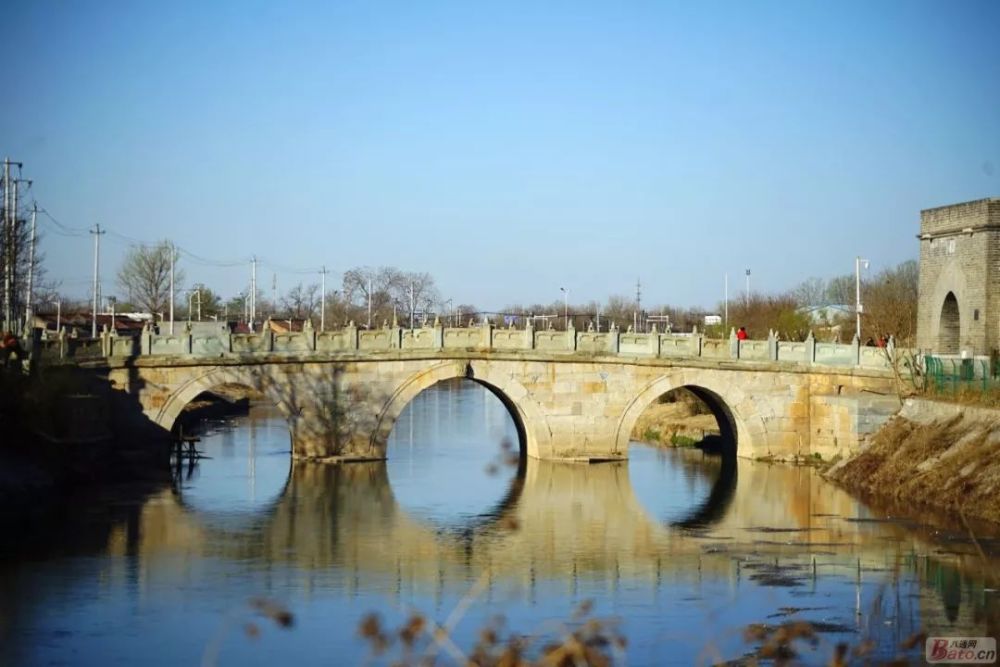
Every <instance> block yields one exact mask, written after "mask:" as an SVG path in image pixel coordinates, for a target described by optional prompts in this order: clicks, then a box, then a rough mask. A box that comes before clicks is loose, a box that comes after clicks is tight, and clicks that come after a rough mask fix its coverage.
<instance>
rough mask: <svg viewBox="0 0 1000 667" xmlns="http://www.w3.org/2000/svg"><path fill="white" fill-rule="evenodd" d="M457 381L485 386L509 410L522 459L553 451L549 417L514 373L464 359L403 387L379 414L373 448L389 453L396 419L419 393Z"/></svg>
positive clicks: (421, 375) (419, 376)
mask: <svg viewBox="0 0 1000 667" xmlns="http://www.w3.org/2000/svg"><path fill="white" fill-rule="evenodd" d="M456 378H464V379H467V380H472V381H473V382H475V383H477V384H479V385H482V386H483V387H485V388H486V389H488V390H489V391H490V393H492V394H493V395H494V396H496V397H497V398H498V399H499V400H500V402H501V403H502V404H503V405H504V407H505V408H507V412H509V413H510V416H511V419H513V420H514V426H515V428H516V429H517V434H518V440H519V442H518V446H519V447H520V451H521V458H522V460H523V458H524V457H525V456H530V457H531V458H541V457H542V456H543V455H544V453H549V452H551V451H552V443H551V438H552V433H551V430H550V429H549V428H548V424H547V421H546V419H545V416H544V415H543V414H542V413H541V412H540V411H539V410H538V409H537V407H536V405H535V403H534V402H533V401H530V400H523V399H525V398H526V397H527V396H528V390H527V389H526V388H525V387H524V386H523V385H522V384H521V383H520V382H518V381H517V380H515V379H514V378H513V377H512V376H511V375H510V374H503V373H502V372H498V371H497V370H495V369H494V368H493V367H492V366H491V365H489V364H484V363H481V362H480V363H477V362H476V361H463V360H452V361H445V362H441V363H439V364H435V365H434V366H431V367H430V368H427V369H426V370H423V371H420V372H419V373H416V374H414V375H412V376H410V377H409V378H408V379H407V380H405V381H404V382H403V383H402V384H400V385H399V386H398V387H397V388H396V390H395V391H394V392H393V393H392V395H391V396H389V398H388V400H387V401H386V403H385V405H384V406H383V407H382V410H381V411H380V413H379V416H378V420H377V426H376V428H375V431H374V432H373V433H372V441H371V443H370V444H371V447H372V449H374V450H377V451H381V452H385V448H386V445H387V443H388V441H389V435H390V434H391V433H392V428H393V426H394V425H395V423H396V420H397V419H399V416H400V415H401V414H402V413H403V410H404V408H406V406H407V405H409V403H410V401H412V400H413V399H414V398H416V397H417V394H419V393H420V392H422V391H423V390H424V389H427V388H429V387H432V386H434V385H436V384H437V383H439V382H444V381H447V380H453V379H456Z"/></svg>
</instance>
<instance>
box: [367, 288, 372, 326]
mask: <svg viewBox="0 0 1000 667" xmlns="http://www.w3.org/2000/svg"><path fill="white" fill-rule="evenodd" d="M368 328H369V329H371V328H372V277H371V276H368Z"/></svg>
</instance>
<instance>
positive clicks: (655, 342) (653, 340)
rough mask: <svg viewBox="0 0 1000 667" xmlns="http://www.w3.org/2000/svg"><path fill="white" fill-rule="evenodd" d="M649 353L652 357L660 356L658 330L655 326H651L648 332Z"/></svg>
mask: <svg viewBox="0 0 1000 667" xmlns="http://www.w3.org/2000/svg"><path fill="white" fill-rule="evenodd" d="M648 343H649V353H650V354H651V355H653V356H654V357H659V356H660V330H659V329H657V328H656V324H655V323H654V324H653V327H652V329H651V330H650V332H649V340H648Z"/></svg>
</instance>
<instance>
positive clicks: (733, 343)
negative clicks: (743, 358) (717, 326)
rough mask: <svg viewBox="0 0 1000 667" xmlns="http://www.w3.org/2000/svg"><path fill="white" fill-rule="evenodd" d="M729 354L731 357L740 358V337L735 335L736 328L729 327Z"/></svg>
mask: <svg viewBox="0 0 1000 667" xmlns="http://www.w3.org/2000/svg"><path fill="white" fill-rule="evenodd" d="M729 356H730V357H731V358H733V359H739V358H740V339H739V338H737V337H736V329H732V328H730V329H729Z"/></svg>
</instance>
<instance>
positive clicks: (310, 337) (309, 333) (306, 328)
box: [302, 319, 316, 352]
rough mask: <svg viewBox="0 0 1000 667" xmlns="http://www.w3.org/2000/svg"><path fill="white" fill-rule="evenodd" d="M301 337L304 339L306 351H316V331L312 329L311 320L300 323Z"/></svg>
mask: <svg viewBox="0 0 1000 667" xmlns="http://www.w3.org/2000/svg"><path fill="white" fill-rule="evenodd" d="M302 335H303V336H305V337H306V349H307V350H309V351H310V352H315V351H316V330H315V329H313V324H312V320H310V319H306V321H305V322H303V323H302Z"/></svg>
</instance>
